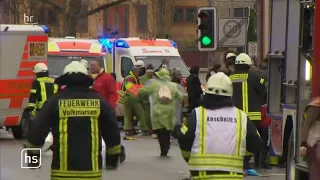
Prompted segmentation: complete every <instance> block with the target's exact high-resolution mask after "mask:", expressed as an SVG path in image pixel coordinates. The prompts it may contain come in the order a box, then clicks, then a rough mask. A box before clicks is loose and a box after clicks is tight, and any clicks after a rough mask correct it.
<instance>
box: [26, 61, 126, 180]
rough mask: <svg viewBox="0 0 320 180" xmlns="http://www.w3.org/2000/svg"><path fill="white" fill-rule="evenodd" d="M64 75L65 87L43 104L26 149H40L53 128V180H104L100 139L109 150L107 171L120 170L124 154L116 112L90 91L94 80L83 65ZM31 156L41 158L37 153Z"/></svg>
mask: <svg viewBox="0 0 320 180" xmlns="http://www.w3.org/2000/svg"><path fill="white" fill-rule="evenodd" d="M63 73H64V74H63V75H62V76H63V77H62V78H64V79H65V81H66V82H67V86H66V88H65V89H64V91H61V92H60V93H59V95H56V96H54V97H52V98H51V99H50V100H48V101H47V102H46V103H45V104H44V105H43V108H42V110H41V111H40V112H39V114H38V115H37V116H36V118H35V120H34V121H33V124H32V126H31V129H30V131H29V132H28V133H27V142H26V143H25V147H27V148H40V147H41V146H42V145H43V143H44V139H45V137H46V136H47V134H48V133H49V130H50V129H52V134H53V138H54V141H53V146H52V149H53V157H52V164H51V180H67V179H82V180H85V179H88V180H92V179H96V180H102V157H101V136H102V138H103V140H104V142H105V143H106V145H107V147H108V149H107V157H106V159H107V163H108V164H107V168H110V169H116V168H117V165H118V159H119V154H120V151H121V150H120V130H119V127H118V123H117V120H116V115H115V111H114V110H113V109H112V107H111V106H110V105H109V103H107V102H106V101H105V100H104V99H103V98H102V97H101V96H99V95H98V94H97V93H95V92H94V91H93V90H92V89H91V88H89V86H91V85H92V83H93V80H92V79H91V77H89V76H88V71H87V69H86V68H85V67H84V66H83V65H82V64H81V63H79V62H78V61H73V62H71V63H70V64H68V65H67V66H66V67H65V68H64V71H63ZM38 153H39V152H38ZM28 154H29V155H30V156H39V154H37V153H36V152H34V151H28ZM30 165H31V166H32V165H33V164H30Z"/></svg>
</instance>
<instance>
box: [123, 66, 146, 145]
mask: <svg viewBox="0 0 320 180" xmlns="http://www.w3.org/2000/svg"><path fill="white" fill-rule="evenodd" d="M139 70H140V69H139V68H138V67H133V68H132V70H131V71H130V72H129V75H128V76H127V77H126V78H124V80H123V82H122V85H121V91H123V92H125V94H124V97H123V105H124V127H123V129H124V130H125V131H126V135H125V137H124V140H135V138H134V137H133V136H134V135H136V134H138V133H137V131H136V130H135V129H134V127H133V116H136V117H137V118H138V121H139V123H140V128H141V130H142V131H143V134H149V132H150V130H149V129H148V126H147V124H146V120H145V114H144V110H143V107H142V103H141V102H140V100H139V99H138V97H137V96H135V95H133V94H132V93H130V92H128V90H129V89H130V88H132V87H133V86H134V85H137V84H138V77H139Z"/></svg>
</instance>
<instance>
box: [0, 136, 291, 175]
mask: <svg viewBox="0 0 320 180" xmlns="http://www.w3.org/2000/svg"><path fill="white" fill-rule="evenodd" d="M123 144H124V145H125V146H126V150H127V160H126V162H125V163H124V164H122V165H121V166H120V167H119V169H118V170H117V171H106V170H105V171H104V173H103V175H104V177H105V179H117V180H128V179H132V180H140V179H141V180H143V179H145V180H147V179H152V180H164V179H167V180H181V179H182V178H184V177H187V176H188V169H187V165H186V163H185V162H184V161H183V159H182V157H181V155H180V151H179V148H178V146H177V143H176V142H175V141H173V142H172V147H171V149H170V153H169V154H170V157H169V158H166V159H163V158H162V159H161V158H159V151H158V144H157V141H156V140H153V139H150V138H149V137H138V139H137V140H135V141H123ZM21 149H22V141H15V140H14V139H13V138H12V136H11V135H10V134H9V133H7V132H5V131H3V130H0V180H49V164H50V162H51V153H50V152H47V153H45V154H44V155H43V157H42V167H41V169H38V170H30V169H21V167H20V166H21V163H20V152H21ZM283 172H284V170H283V169H277V168H275V169H272V170H268V172H267V173H268V174H273V175H271V176H269V177H247V178H246V180H284V179H285V176H284V173H283Z"/></svg>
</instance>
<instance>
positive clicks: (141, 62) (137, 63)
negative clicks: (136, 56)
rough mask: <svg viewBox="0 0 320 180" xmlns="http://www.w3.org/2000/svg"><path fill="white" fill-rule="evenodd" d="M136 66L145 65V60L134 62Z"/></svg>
mask: <svg viewBox="0 0 320 180" xmlns="http://www.w3.org/2000/svg"><path fill="white" fill-rule="evenodd" d="M134 66H136V67H139V68H141V67H145V66H144V62H143V61H141V60H138V61H137V62H136V63H135V64H134Z"/></svg>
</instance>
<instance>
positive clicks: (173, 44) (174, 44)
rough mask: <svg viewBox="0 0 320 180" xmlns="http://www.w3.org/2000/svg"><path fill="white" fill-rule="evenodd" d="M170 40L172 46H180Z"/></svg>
mask: <svg viewBox="0 0 320 180" xmlns="http://www.w3.org/2000/svg"><path fill="white" fill-rule="evenodd" d="M169 41H170V43H171V44H172V46H173V47H174V48H176V49H177V48H178V46H177V44H176V43H175V42H174V41H172V40H169Z"/></svg>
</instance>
